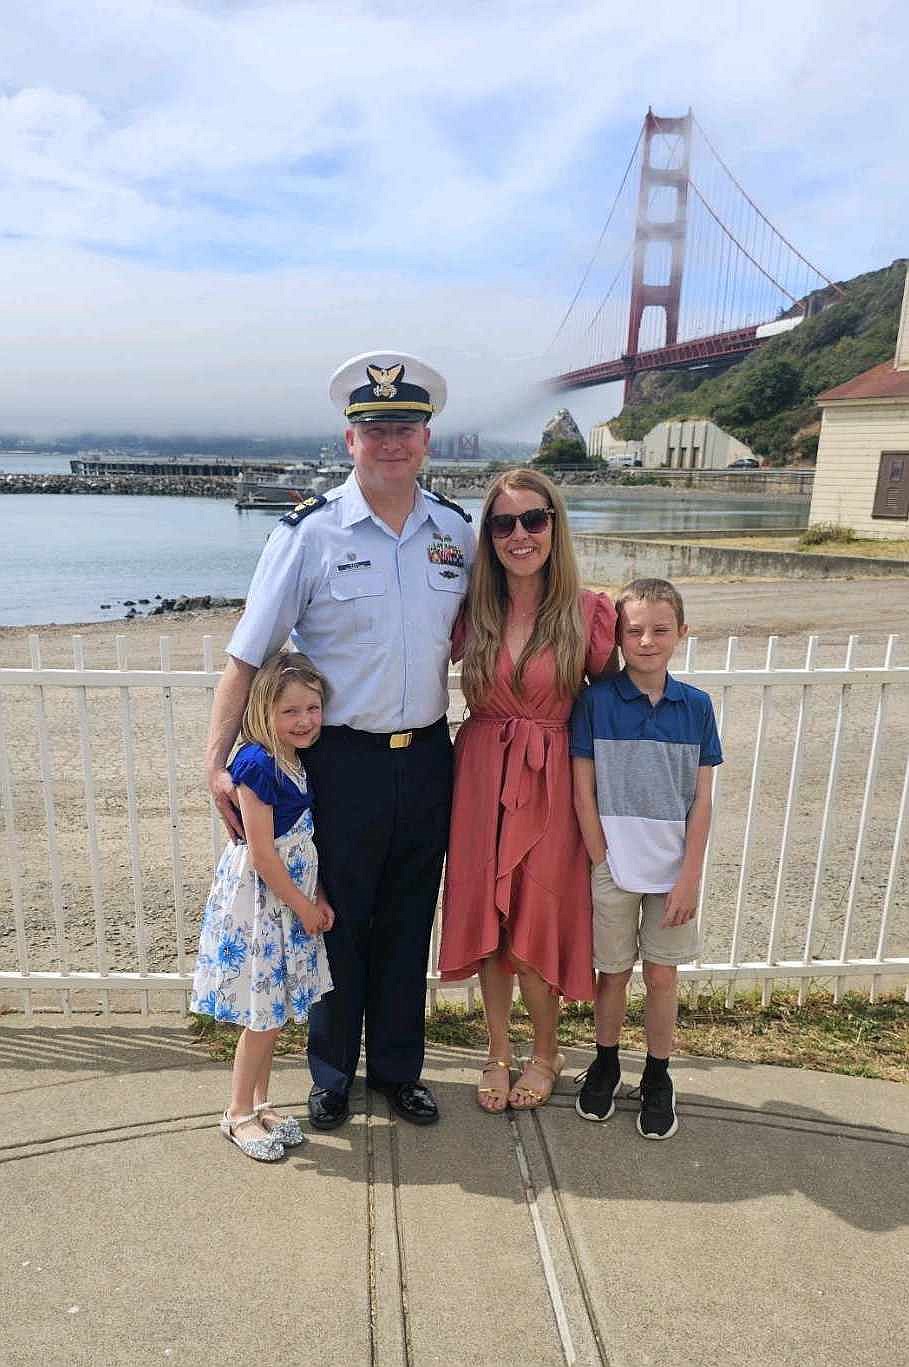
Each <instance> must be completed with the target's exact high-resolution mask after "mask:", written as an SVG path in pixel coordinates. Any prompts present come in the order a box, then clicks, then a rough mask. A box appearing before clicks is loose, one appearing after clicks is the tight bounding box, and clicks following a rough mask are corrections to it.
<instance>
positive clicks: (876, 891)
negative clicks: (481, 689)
mask: <svg viewBox="0 0 909 1367" xmlns="http://www.w3.org/2000/svg"><path fill="white" fill-rule="evenodd" d="M604 587H607V588H613V589H614V588H615V586H604ZM680 587H682V590H683V593H684V596H685V599H686V607H687V615H688V619H689V622H690V623H691V630H692V634H693V635H696V636H697V638H698V644H697V649H696V654H695V667H696V668H703V669H708V668H717V667H719V666H720V665H721V663H722V661H723V658H724V656H725V651H726V638H727V637H728V636H729V635H736V636H738V637H739V638H740V639H739V648H738V662H739V664H740V665H741V666H744V667H747V666H751V667H756V666H758V665H761V664H762V663H763V662H764V659H765V656H766V651H767V637H768V635H770V634H774V635H777V636H778V637H779V642H778V645H777V648H776V655H775V659H776V660H777V662H778V663H780V664H786V665H790V666H794V665H798V664H801V663H802V662H803V660H804V655H805V650H806V646H807V635H808V633H809V632H814V633H816V634H817V635H818V636H819V638H820V639H819V647H818V657H817V664H818V665H820V666H822V667H823V666H833V665H837V664H840V663H842V661H843V657H844V652H845V645H846V640H847V638H848V636H849V635H850V634H857V635H858V636H859V637H860V640H859V643H858V646H857V649H856V653H855V657H854V659H855V663H856V664H860V665H873V664H880V663H881V662H882V660H883V652H884V648H885V643H886V639H887V636H888V634H889V633H898V634H900V636H901V638H902V639H901V640H900V641H899V642H898V645H897V649H896V651H895V653H894V657H893V662H894V663H896V664H909V580H907V579H902V578H897V577H894V578H893V579H885V580H875V581H862V580H847V579H843V580H837V581H831V582H823V583H807V582H802V583H798V584H793V585H789V584H783V583H780V582H778V581H749V582H721V581H709V582H708V581H705V580H697V581H691V582H689V583H688V584H684V585H681V586H680ZM237 616H238V611H237V610H233V609H231V610H214V611H209V612H197V613H187V614H182V613H181V614H173V615H171V616H168V617H163V618H162V617H157V618H153V619H148V618H137V619H134V620H132V621H128V622H125V621H121V622H105V623H93V624H89V625H86V626H83V627H72V626H59V627H41V628H40V629H32V630H30V629H28V628H0V666H2V667H5V668H9V667H23V666H27V665H28V662H29V636H30V635H31V634H32V633H33V631H36V632H37V634H38V636H39V639H40V648H41V660H42V663H43V664H44V665H46V666H49V667H68V666H70V665H71V664H72V661H73V637H74V636H79V637H80V638H81V642H82V649H83V652H84V656H85V661H86V665H87V666H88V667H90V668H98V669H112V668H114V667H115V666H116V638H117V637H118V636H120V637H122V638H123V641H124V647H125V658H126V661H127V664H128V665H129V666H130V667H132V668H136V669H158V668H159V667H160V663H161V658H162V654H161V651H162V648H161V638H162V637H166V638H167V642H168V644H167V647H166V658H168V659H169V661H170V667H171V668H173V669H179V670H187V669H201V668H202V666H203V658H204V657H203V640H204V638H205V637H210V638H211V649H212V658H213V659H214V661H215V667H216V668H217V667H218V665H219V662H220V660H221V658H222V652H223V649H224V646H225V644H226V642H227V640H228V639H229V636H230V633H231V630H232V627H233V624H234V622H235V621H236V619H237ZM892 692H893V694H894V697H893V699H892V702H891V704H890V706H889V709H888V715H887V717H886V721H885V730H884V744H883V745H882V747H881V758H880V766H879V771H878V775H877V780H876V784H875V787H874V793H873V800H872V802H871V806H870V811H871V817H870V822H869V825H868V832H867V838H866V841H865V848H864V854H863V859H862V864H861V868H860V870H859V878H858V882H857V885H856V894H855V898H854V922H853V925H854V930H853V935H852V940H851V943H852V952H853V953H861V954H863V955H864V954H871V953H873V952H874V948H875V944H876V937H877V928H878V924H879V919H880V906H881V900H882V896H883V891H884V888H885V886H886V881H887V876H888V868H889V861H890V856H891V850H892V840H893V825H894V820H895V813H896V808H897V804H898V801H899V794H900V788H901V784H902V779H903V772H904V767H905V763H906V754H907V746H909V708H907V707H906V705H905V692H904V690H902V689H900V690H892ZM162 693H163V690H162V689H160V688H155V689H143V690H133V714H132V719H131V723H130V726H129V728H128V730H129V734H130V736H131V739H132V742H133V745H134V748H135V756H136V779H137V793H136V796H137V806H138V818H139V819H138V842H137V847H138V866H135V867H131V860H130V847H129V839H128V828H127V820H126V779H125V762H124V729H125V727H124V719H123V714H122V711H121V706H122V704H121V701H120V695H119V693H118V692H116V691H113V690H97V689H96V690H88V694H87V698H86V716H87V726H88V738H89V745H90V751H91V764H92V779H93V785H94V791H95V804H94V809H95V821H96V826H97V843H98V850H99V869H98V875H99V880H100V884H99V885H97V884H94V885H93V878H92V872H91V868H90V863H89V860H88V857H87V850H88V837H87V823H88V818H89V809H88V806H87V803H86V791H85V784H84V781H83V763H82V751H81V741H80V722H79V705H80V699H79V691H78V690H75V689H65V690H64V689H60V688H56V689H54V688H50V689H47V690H45V704H44V705H45V708H46V714H47V718H48V731H49V738H50V745H49V762H50V764H51V768H52V772H53V775H54V818H55V828H56V839H55V846H56V860H55V861H54V863H55V864H56V867H57V869H58V870H59V872H58V873H57V874H55V875H52V873H51V860H50V859H49V846H48V824H47V814H46V805H45V799H44V796H43V793H42V786H41V782H40V756H39V746H38V741H37V735H36V724H35V717H36V705H37V702H36V691H35V690H33V689H28V688H15V689H8V688H7V689H4V690H3V691H2V698H0V702H2V705H3V709H4V716H5V726H6V731H7V736H8V741H9V750H10V762H11V768H12V777H13V788H14V797H15V816H16V828H17V832H18V847H19V848H18V854H17V856H16V868H17V871H18V874H19V881H20V886H21V889H22V897H23V903H24V908H25V921H26V941H27V952H28V961H29V966H30V967H31V968H32V969H33V970H39V969H53V968H57V967H59V965H60V961H61V958H62V960H63V961H65V962H66V963H67V964H69V965H70V966H71V967H73V968H83V969H87V968H93V967H95V965H96V964H97V963H98V961H99V955H103V954H105V953H106V956H107V961H108V964H109V966H110V967H111V968H121V969H134V968H135V967H136V966H137V951H136V948H135V943H136V925H137V923H139V924H142V926H143V936H142V960H143V962H144V963H145V965H146V966H147V967H148V968H150V969H157V970H164V969H171V968H173V967H174V966H176V965H177V964H178V963H180V962H181V961H182V963H183V964H184V965H189V966H191V964H192V961H193V956H194V953H195V946H196V937H197V932H198V921H199V914H200V910H201V906H202V903H203V901H204V897H205V894H206V892H207V889H208V884H209V880H210V876H211V867H212V859H213V854H214V850H215V848H216V846H217V845H219V844H220V843H221V836H220V833H219V831H218V830H217V828H214V827H213V823H212V820H211V815H210V810H209V805H208V801H207V794H206V792H205V790H204V786H203V782H202V773H201V756H202V745H203V740H204V735H205V730H206V722H207V712H208V706H209V698H208V695H207V693H206V691H205V690H203V689H193V690H176V689H175V690H173V691H172V703H173V716H174V736H175V751H174V765H173V783H174V792H175V801H176V806H177V809H178V813H179V821H178V824H177V830H176V831H175V830H174V828H173V826H172V823H171V817H170V806H169V797H168V792H169V774H168V763H167V757H166V751H165V739H164V738H165V712H166V703H165V701H164V700H163V699H162ZM798 694H799V690H798V689H797V688H793V687H786V688H781V689H774V690H773V699H772V705H771V706H770V707H769V708H768V715H767V718H766V722H765V725H766V742H765V747H766V748H765V755H764V763H763V767H762V771H761V774H760V776H759V781H758V785H757V789H756V800H755V813H756V817H755V819H756V827H755V833H754V840H753V845H752V853H751V863H750V871H749V875H748V879H747V886H745V887H744V888H742V889H741V892H740V889H739V876H740V853H741V848H742V835H743V830H744V821H745V813H746V809H747V805H748V798H749V788H750V785H751V780H752V757H753V751H754V744H753V742H754V736H755V728H756V725H757V718H758V708H759V702H760V689H759V688H756V687H755V688H752V687H750V686H749V687H748V688H744V689H740V690H737V691H736V695H735V698H734V700H733V702H732V704H731V706H730V708H729V710H728V715H727V722H726V746H725V748H726V754H727V763H726V764H725V765H724V767H723V770H722V775H721V789H720V799H719V802H718V810H717V818H716V823H715V832H714V842H715V851H714V857H713V861H712V863H711V865H710V869H709V876H708V897H707V914H706V917H705V958H706V959H708V960H714V961H721V960H722V959H723V958H724V957H727V956H728V949H729V940H730V933H731V926H732V921H733V917H734V911H735V906H736V903H737V901H738V902H739V904H740V907H741V916H740V927H741V929H740V934H741V948H742V950H743V951H744V953H745V955H746V956H752V955H753V956H755V957H760V956H761V955H763V954H765V953H766V942H767V933H768V925H769V917H770V911H771V908H772V905H773V901H774V896H775V892H776V882H777V867H778V861H779V851H780V841H781V823H782V814H783V810H784V808H785V801H786V791H787V786H788V781H789V770H790V764H791V757H792V748H793V735H794V727H795V719H796V715H797V705H798ZM878 694H879V690H878V689H877V688H872V687H858V686H856V687H853V689H852V690H851V698H850V700H849V705H848V715H847V725H846V732H845V738H844V746H843V755H842V768H841V772H840V779H839V782H838V784H837V792H836V801H835V804H834V813H833V823H832V828H831V838H830V842H829V845H828V848H827V854H826V859H825V862H824V868H823V873H822V877H821V880H820V885H819V897H818V910H817V918H816V933H815V937H814V941H813V945H812V949H813V953H814V955H816V956H818V957H827V956H829V955H831V954H835V953H837V952H838V950H839V944H840V938H841V932H842V925H843V916H844V911H845V906H846V902H847V896H848V888H849V882H850V877H851V874H852V866H853V856H854V851H855V842H856V832H857V829H858V822H859V815H860V810H861V806H862V800H863V796H864V790H865V779H866V774H867V768H868V755H869V748H870V739H871V731H872V726H873V722H874V716H875V708H876V705H877V700H878ZM836 701H837V691H836V689H835V688H833V687H832V686H831V687H827V686H824V687H821V688H818V689H817V690H814V699H813V702H812V704H811V708H810V715H809V722H808V730H807V736H806V742H805V756H804V767H803V774H802V780H801V783H800V785H799V790H798V796H797V807H796V814H795V815H796V820H795V827H794V833H793V838H792V844H791V849H790V854H789V860H788V863H787V873H786V878H785V880H784V882H783V885H782V888H781V897H780V907H781V915H782V916H783V924H782V930H781V937H780V943H781V949H782V952H783V954H784V955H785V956H791V957H796V956H799V955H800V954H801V950H802V944H803V941H804V929H805V924H806V919H807V915H808V908H809V904H810V900H811V894H812V884H813V877H814V867H815V863H816V855H817V848H818V838H819V831H820V821H821V812H822V809H823V801H824V793H825V785H826V781H827V771H828V766H829V759H830V746H831V736H832V731H833V726H834V719H835V706H836ZM461 708H462V700H461V699H460V698H459V697H457V696H455V697H453V698H452V708H451V711H450V716H451V718H452V719H456V718H458V717H459V716H460V715H461ZM175 847H176V848H177V849H178V854H179V867H180V874H179V876H178V877H177V878H175V877H174V874H173V867H172V850H173V849H174V848H175ZM55 882H56V897H57V900H58V904H59V905H60V907H62V912H63V919H64V922H65V929H64V931H63V932H62V935H61V933H60V930H59V927H58V924H57V920H56V918H55V912H54V900H55ZM907 884H909V878H907V872H906V868H905V861H904V865H903V867H902V868H901V870H900V873H899V877H898V879H897V886H896V888H895V900H894V909H893V913H892V919H891V931H890V936H889V939H888V945H887V952H888V953H890V954H907V953H909V895H907V891H909V890H907ZM96 899H97V901H98V904H99V906H100V907H101V908H102V919H103V927H102V928H101V929H99V926H98V924H97V922H96V914H95V901H96ZM180 918H182V921H183V929H182V935H180V936H178V935H177V930H176V927H177V923H178V920H179V919H180ZM178 941H179V943H178ZM99 942H100V943H101V944H102V945H103V946H106V949H101V950H99ZM16 961H17V935H16V929H15V923H14V916H13V911H12V899H11V884H10V878H9V872H8V864H7V865H6V867H4V869H3V872H2V874H0V968H2V969H11V968H14V967H15V966H16ZM16 1004H18V994H16Z"/></svg>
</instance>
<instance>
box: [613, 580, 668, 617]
mask: <svg viewBox="0 0 909 1367" xmlns="http://www.w3.org/2000/svg"><path fill="white" fill-rule="evenodd" d="M635 602H636V603H668V604H669V606H670V607H671V608H672V610H673V612H674V613H675V620H676V623H677V624H678V625H679V626H680V627H683V626H684V625H685V604H684V603H683V602H682V595H681V594H680V593H679V591H678V589H677V588H676V587H675V585H674V584H670V582H669V580H668V579H632V581H631V583H630V584H626V585H625V587H624V588H623V589H622V590H621V592H620V593H619V595H618V597H617V598H616V600H615V610H616V613H617V614H618V616H619V619H620V620H621V616H622V608H623V607H624V606H625V604H626V603H635Z"/></svg>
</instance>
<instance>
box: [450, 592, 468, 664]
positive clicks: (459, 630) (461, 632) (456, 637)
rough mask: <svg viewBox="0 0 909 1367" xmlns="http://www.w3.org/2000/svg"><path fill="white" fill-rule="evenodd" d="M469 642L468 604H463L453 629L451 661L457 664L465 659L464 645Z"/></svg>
mask: <svg viewBox="0 0 909 1367" xmlns="http://www.w3.org/2000/svg"><path fill="white" fill-rule="evenodd" d="M466 640H467V604H466V602H464V603H462V604H461V606H460V608H459V609H458V615H457V617H456V618H455V624H454V626H453V627H452V629H451V660H452V664H457V663H458V661H459V660H463V658H464V643H465V642H466Z"/></svg>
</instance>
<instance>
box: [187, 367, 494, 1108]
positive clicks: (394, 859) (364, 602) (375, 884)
mask: <svg viewBox="0 0 909 1367" xmlns="http://www.w3.org/2000/svg"><path fill="white" fill-rule="evenodd" d="M330 394H331V398H332V400H333V401H334V403H335V405H336V406H337V407H338V408H339V409H340V410H341V412H342V413H343V414H344V416H345V418H346V419H347V432H346V440H347V449H348V451H349V452H350V455H351V457H352V459H353V466H354V468H353V472H352V473H351V475H350V476H349V477H348V479H347V480H346V481H345V482H344V483H343V484H342V485H340V486H339V487H338V488H336V489H331V490H329V492H328V493H327V494H325V495H324V497H323V496H319V497H314V498H310V499H307V500H306V501H305V503H303V504H300V505H298V506H297V508H295V509H294V511H293V512H291V513H288V514H287V515H286V516H285V517H283V518H281V520H280V522H279V523H278V525H277V527H276V528H275V530H274V531H273V532H272V534H271V536H270V537H269V539H268V543H267V545H266V547H265V549H264V551H263V552H262V556H261V558H260V560H259V564H258V566H257V567H256V571H255V574H254V575H253V579H252V583H251V584H250V588H249V594H248V597H247V600H246V610H245V612H244V614H243V616H242V618H241V620H240V622H239V623H238V625H237V628H236V630H235V631H234V634H233V636H232V637H231V639H230V642H229V643H228V646H227V654H228V661H227V666H226V668H225V670H224V674H223V676H222V678H221V681H220V683H219V685H218V689H217V691H216V694H215V701H214V706H213V710H212V721H211V729H210V733H209V744H208V752H207V764H208V770H209V777H210V785H211V789H212V792H213V794H214V796H215V800H216V802H217V804H218V808H219V810H220V811H221V814H222V816H223V818H224V820H225V821H226V822H227V823H228V824H229V825H231V826H232V827H233V829H234V831H236V832H237V833H238V834H239V833H240V827H239V823H238V817H237V812H236V808H235V807H234V806H233V805H232V799H233V797H234V790H233V787H232V784H231V781H230V776H229V774H228V773H227V771H226V769H225V763H226V761H227V758H228V755H229V753H230V750H231V747H232V745H233V743H234V740H235V738H236V736H237V733H238V729H239V724H240V718H241V716H242V712H243V707H244V705H245V703H246V698H247V695H248V692H249V685H250V682H251V680H252V677H253V675H254V673H255V671H256V669H257V667H258V666H259V665H260V664H262V662H263V661H264V660H265V659H266V658H267V657H268V656H269V655H271V654H273V653H274V651H276V650H278V649H280V647H281V646H282V645H283V644H284V642H285V641H286V639H287V637H288V635H290V637H291V640H292V644H293V646H294V648H295V649H298V650H302V651H304V652H305V653H306V654H307V655H309V657H310V658H311V659H312V661H313V663H314V664H315V665H316V667H317V668H318V669H320V670H321V671H322V673H323V674H324V675H325V676H326V678H327V679H328V682H329V685H330V687H331V690H332V693H331V698H330V699H329V701H328V703H327V705H326V707H325V714H324V715H325V725H324V727H323V731H322V736H321V738H320V740H319V742H318V744H316V745H315V746H314V747H313V748H312V749H311V750H307V752H306V768H307V772H308V775H309V778H310V781H311V783H312V787H313V792H314V794H315V815H316V844H317V846H318V850H319V875H320V882H321V884H322V889H323V890H324V891H323V892H322V894H321V895H322V896H323V897H324V898H325V900H326V901H327V902H328V903H329V904H330V905H331V906H332V907H333V908H334V910H335V916H336V919H335V925H334V928H333V930H331V931H330V932H329V933H328V934H327V935H326V946H327V949H328V957H329V962H330V964H331V972H332V977H333V980H334V991H333V992H329V993H328V994H327V996H325V997H323V998H322V1000H321V1001H319V1002H318V1003H317V1004H316V1005H315V1006H314V1007H313V1010H312V1013H311V1016H310V1022H309V1067H310V1072H311V1074H312V1079H313V1087H312V1091H311V1092H310V1096H309V1113H310V1119H311V1121H312V1124H313V1125H314V1126H315V1127H316V1128H318V1129H333V1128H334V1127H335V1126H337V1125H340V1124H342V1123H343V1122H344V1121H345V1120H346V1119H347V1118H348V1116H349V1114H350V1108H349V1102H348V1092H349V1090H350V1086H351V1083H352V1081H353V1078H354V1074H355V1072H356V1069H357V1063H358V1061H359V1056H360V1037H361V1031H362V1029H363V1025H364V1022H365V1026H366V1080H367V1085H368V1086H370V1087H375V1088H377V1089H379V1090H381V1091H383V1092H384V1093H385V1094H386V1095H387V1097H388V1099H389V1102H390V1104H391V1106H392V1107H393V1108H394V1110H395V1111H396V1112H397V1113H398V1114H399V1115H401V1116H402V1117H403V1118H404V1119H406V1120H410V1121H413V1122H414V1123H416V1124H423V1125H426V1124H430V1123H432V1122H433V1121H434V1120H436V1119H438V1109H437V1106H436V1102H435V1099H434V1097H433V1095H432V1093H431V1092H430V1090H429V1088H428V1087H426V1086H424V1085H423V1084H422V1083H421V1082H420V1074H421V1071H422V1068H423V1050H424V1022H425V1000H426V965H427V958H428V951H429V936H430V931H431V928H432V920H433V914H434V910H435V904H436V897H437V895H438V888H439V879H440V877H441V870H442V860H443V857H444V853H445V846H446V843H447V839H448V820H449V806H450V797H451V743H450V739H449V734H448V725H447V722H446V711H447V706H448V689H447V673H448V663H449V652H450V641H451V630H452V626H453V624H454V620H455V617H456V615H457V612H458V608H459V607H460V604H461V600H462V598H463V596H464V593H465V591H466V589H467V578H468V571H469V569H470V563H471V560H472V558H473V553H474V548H475V538H474V534H473V530H472V528H471V527H470V525H469V521H470V519H469V518H468V516H467V514H465V513H464V512H463V510H462V509H460V508H458V507H457V505H456V504H452V503H449V502H448V501H447V500H445V499H442V498H440V497H439V496H438V495H435V494H429V493H427V492H426V491H425V490H423V489H421V488H420V486H419V485H418V483H417V474H418V472H419V470H420V467H421V466H422V464H423V461H424V459H425V457H426V452H427V449H428V446H429V436H430V433H429V422H430V419H431V418H432V416H433V414H435V413H439V412H441V410H442V407H443V406H444V403H445V398H446V386H445V381H444V380H443V378H442V376H441V375H439V374H438V373H437V372H436V371H434V370H433V369H431V367H429V366H428V365H425V364H424V363H423V362H421V361H419V360H417V359H416V357H413V356H408V355H407V354H405V353H404V352H398V351H377V352H366V353H364V354H363V355H361V356H355V357H354V358H353V359H352V360H350V361H347V362H345V364H344V365H342V366H341V367H340V368H339V369H338V370H337V371H335V374H334V375H333V376H332V379H331V385H330Z"/></svg>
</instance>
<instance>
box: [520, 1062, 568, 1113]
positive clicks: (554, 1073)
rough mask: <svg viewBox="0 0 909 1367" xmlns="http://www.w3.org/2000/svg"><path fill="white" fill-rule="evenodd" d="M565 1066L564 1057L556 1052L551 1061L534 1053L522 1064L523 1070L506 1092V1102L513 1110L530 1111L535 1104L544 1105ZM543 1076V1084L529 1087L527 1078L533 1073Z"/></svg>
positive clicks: (534, 1107)
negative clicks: (548, 1061)
mask: <svg viewBox="0 0 909 1367" xmlns="http://www.w3.org/2000/svg"><path fill="white" fill-rule="evenodd" d="M564 1067H565V1059H564V1057H563V1056H562V1055H561V1054H556V1056H555V1058H554V1059H553V1061H552V1063H547V1062H546V1060H545V1059H544V1058H540V1057H539V1055H538V1054H534V1055H533V1056H532V1057H531V1058H529V1059H528V1060H527V1062H526V1063H525V1064H524V1071H523V1073H522V1074H521V1076H520V1077H519V1078H518V1080H517V1082H516V1083H515V1084H514V1086H513V1087H512V1089H511V1091H510V1092H509V1093H508V1104H509V1106H511V1107H512V1109H513V1110H515V1111H532V1110H535V1109H536V1107H537V1106H545V1105H546V1102H547V1101H548V1100H549V1098H550V1097H551V1096H552V1089H553V1087H554V1086H555V1085H556V1079H557V1078H558V1076H559V1073H561V1071H562V1069H563V1068H564ZM534 1072H535V1073H536V1075H537V1076H538V1077H542V1078H543V1086H542V1088H540V1087H531V1085H530V1083H529V1081H528V1080H527V1079H528V1078H530V1077H532V1076H533V1075H534Z"/></svg>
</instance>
